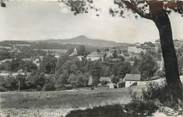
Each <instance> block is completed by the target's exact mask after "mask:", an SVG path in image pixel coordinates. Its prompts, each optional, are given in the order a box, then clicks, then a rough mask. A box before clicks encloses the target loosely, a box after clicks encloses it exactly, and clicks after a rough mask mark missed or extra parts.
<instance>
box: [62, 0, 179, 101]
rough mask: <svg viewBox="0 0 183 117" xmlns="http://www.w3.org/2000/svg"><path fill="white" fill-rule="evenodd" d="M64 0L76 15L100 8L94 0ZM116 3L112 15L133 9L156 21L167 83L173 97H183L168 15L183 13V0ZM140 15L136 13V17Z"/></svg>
mask: <svg viewBox="0 0 183 117" xmlns="http://www.w3.org/2000/svg"><path fill="white" fill-rule="evenodd" d="M62 2H64V3H65V4H66V5H67V6H69V7H70V8H71V11H73V12H74V14H75V15H77V14H79V13H88V11H89V9H93V10H95V11H98V10H99V9H98V8H96V7H95V5H94V1H93V0H62ZM114 3H115V4H116V5H117V6H118V8H116V9H112V8H110V9H109V12H110V13H111V14H112V16H115V15H119V16H122V17H124V14H125V13H124V12H125V11H130V10H131V11H132V12H133V13H134V14H138V16H140V17H142V18H145V19H149V20H151V21H153V22H154V24H155V25H156V27H157V29H158V31H159V35H160V44H161V48H162V54H163V59H164V63H165V73H166V81H167V85H168V87H169V90H170V92H171V93H172V98H173V99H175V100H177V99H178V98H182V97H183V94H182V84H181V81H180V78H179V72H178V64H177V57H176V53H175V48H174V43H173V36H172V28H171V24H170V20H169V17H168V15H169V13H171V12H172V11H174V12H177V13H179V14H182V15H183V1H181V0H171V1H170V0H169V1H168V0H114ZM129 9H130V10H129ZM146 9H148V10H146ZM97 16H98V14H97ZM138 16H137V15H135V17H138Z"/></svg>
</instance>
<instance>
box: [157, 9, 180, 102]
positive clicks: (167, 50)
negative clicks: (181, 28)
mask: <svg viewBox="0 0 183 117" xmlns="http://www.w3.org/2000/svg"><path fill="white" fill-rule="evenodd" d="M153 21H154V23H155V24H156V26H157V28H158V30H159V35H160V43H161V49H162V54H163V59H164V66H165V74H166V80H167V86H168V88H169V89H170V90H171V93H172V94H173V99H175V98H182V90H181V89H182V83H181V81H180V78H179V71H178V63H177V56H176V52H175V48H174V43H173V36H172V29H171V24H170V20H169V17H168V14H167V13H166V12H165V11H161V12H160V13H159V14H158V15H156V16H155V17H154V18H153Z"/></svg>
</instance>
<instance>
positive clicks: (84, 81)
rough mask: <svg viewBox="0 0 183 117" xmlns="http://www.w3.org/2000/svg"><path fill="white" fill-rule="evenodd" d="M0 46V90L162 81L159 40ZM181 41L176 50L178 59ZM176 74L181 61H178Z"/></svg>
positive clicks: (163, 79) (112, 86)
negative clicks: (108, 44) (93, 46)
mask: <svg viewBox="0 0 183 117" xmlns="http://www.w3.org/2000/svg"><path fill="white" fill-rule="evenodd" d="M8 44H9V45H8V46H4V45H2V46H0V52H1V53H2V54H1V61H0V69H1V72H0V78H1V91H8V90H62V89H73V88H82V87H106V88H107V87H108V88H123V87H126V88H127V87H132V86H145V85H147V84H149V83H152V82H157V83H163V82H164V81H165V76H164V71H163V70H164V64H163V59H162V57H161V49H160V44H159V41H156V42H155V43H151V42H146V43H143V44H140V43H135V44H129V45H123V46H117V47H109V48H100V49H96V50H94V51H90V52H88V51H87V49H86V47H85V46H84V45H80V46H78V47H77V48H70V49H52V48H51V49H50V48H47V49H45V48H43V49H37V48H34V47H33V46H32V45H31V44H28V43H16V44H11V43H8ZM181 47H182V46H181V44H180V43H179V42H178V43H177V46H176V48H177V52H178V57H179V61H180V62H181V59H182V53H180V52H179V51H180V50H179V49H181ZM179 68H180V75H181V70H182V64H181V63H180V66H179Z"/></svg>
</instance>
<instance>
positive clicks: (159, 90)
mask: <svg viewBox="0 0 183 117" xmlns="http://www.w3.org/2000/svg"><path fill="white" fill-rule="evenodd" d="M130 95H131V97H132V99H133V100H143V101H146V102H147V101H154V103H156V104H158V105H164V106H169V107H175V106H178V105H179V104H178V103H179V102H177V101H176V100H173V98H172V96H173V94H172V92H171V91H170V89H169V88H168V86H167V84H166V83H165V84H161V85H160V84H158V83H150V84H148V85H147V87H146V88H145V89H142V92H141V93H139V92H136V91H132V90H131V91H130ZM179 106H180V105H179Z"/></svg>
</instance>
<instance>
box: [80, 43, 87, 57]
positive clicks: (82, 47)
mask: <svg viewBox="0 0 183 117" xmlns="http://www.w3.org/2000/svg"><path fill="white" fill-rule="evenodd" d="M78 55H80V56H86V55H87V51H86V48H85V46H84V45H81V46H79V48H78Z"/></svg>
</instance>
